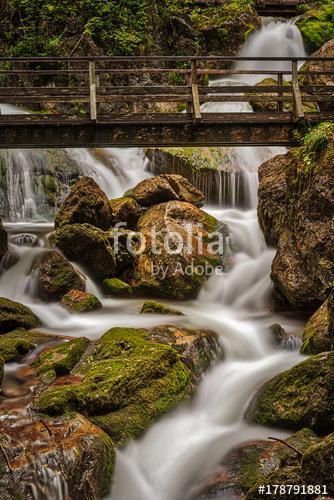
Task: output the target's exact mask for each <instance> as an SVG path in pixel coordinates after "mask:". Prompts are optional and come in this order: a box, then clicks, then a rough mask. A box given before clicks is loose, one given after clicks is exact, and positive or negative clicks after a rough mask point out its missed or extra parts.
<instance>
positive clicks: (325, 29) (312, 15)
mask: <svg viewBox="0 0 334 500" xmlns="http://www.w3.org/2000/svg"><path fill="white" fill-rule="evenodd" d="M303 11H304V13H303V14H302V15H301V16H299V17H298V19H297V22H296V24H297V26H298V28H299V29H300V31H301V34H302V35H303V39H304V41H305V42H306V45H307V47H308V49H311V50H309V52H311V51H312V50H315V49H316V48H319V47H321V46H323V45H324V44H326V42H328V41H330V40H331V39H333V38H334V29H333V15H334V14H333V4H332V2H331V0H318V1H316V2H305V3H304V4H303ZM329 64H331V63H330V62H329ZM329 69H331V68H329Z"/></svg>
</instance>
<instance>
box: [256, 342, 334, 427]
mask: <svg viewBox="0 0 334 500" xmlns="http://www.w3.org/2000/svg"><path fill="white" fill-rule="evenodd" d="M333 394H334V352H328V353H322V354H318V355H316V356H312V357H310V358H308V359H307V360H305V361H303V362H302V363H299V364H298V365H296V366H294V367H293V368H291V369H290V370H287V371H285V372H283V373H280V374H279V375H277V376H276V377H274V378H273V379H271V380H269V382H267V383H266V384H265V385H264V386H263V387H262V388H261V389H260V391H259V393H258V395H257V397H256V403H255V408H254V409H253V411H252V416H253V419H254V420H255V422H257V423H260V424H265V425H279V426H283V427H289V428H297V429H298V428H301V427H304V426H306V427H309V428H310V429H313V430H314V431H315V432H317V433H320V434H324V433H326V432H330V431H331V430H332V429H333V428H334V397H333Z"/></svg>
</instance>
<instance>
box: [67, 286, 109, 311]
mask: <svg viewBox="0 0 334 500" xmlns="http://www.w3.org/2000/svg"><path fill="white" fill-rule="evenodd" d="M60 303H61V304H62V305H63V306H64V307H66V309H68V310H69V311H71V312H74V313H84V312H91V311H96V310H98V309H101V308H102V303H101V302H100V301H99V299H98V298H97V297H95V295H92V294H91V293H86V292H80V291H78V290H71V291H70V292H69V293H67V294H66V295H64V297H63V298H62V299H61V302H60Z"/></svg>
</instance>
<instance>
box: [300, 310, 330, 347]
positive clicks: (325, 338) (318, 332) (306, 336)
mask: <svg viewBox="0 0 334 500" xmlns="http://www.w3.org/2000/svg"><path fill="white" fill-rule="evenodd" d="M329 315H330V311H329V302H328V300H326V301H325V302H324V303H323V304H322V306H321V307H320V308H319V309H318V310H317V311H316V312H315V313H314V314H313V316H311V318H310V319H309V320H308V322H307V323H306V326H305V330H304V332H303V339H302V346H301V352H302V353H303V354H318V353H320V352H324V351H331V350H333V345H334V331H330V329H329Z"/></svg>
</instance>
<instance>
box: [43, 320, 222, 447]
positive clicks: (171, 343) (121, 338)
mask: <svg viewBox="0 0 334 500" xmlns="http://www.w3.org/2000/svg"><path fill="white" fill-rule="evenodd" d="M171 328H172V327H164V330H161V331H155V330H152V331H149V330H139V329H134V328H112V329H111V330H109V331H108V332H107V333H105V334H104V335H103V336H102V337H101V338H100V339H99V340H98V341H97V342H96V343H95V344H93V345H92V346H91V347H90V348H89V349H88V351H86V353H85V355H84V356H83V357H82V358H81V360H80V361H79V363H78V364H77V365H76V367H75V369H74V370H72V371H71V374H70V376H69V377H68V381H67V382H66V378H65V379H63V380H62V385H61V386H60V385H58V384H57V381H55V382H54V383H53V384H51V385H49V387H48V388H47V389H46V390H45V388H44V387H43V388H42V390H41V391H40V393H39V394H38V396H37V397H36V399H35V403H34V406H35V408H36V409H37V410H38V411H40V412H42V413H45V414H49V415H60V414H63V413H66V412H69V411H73V410H74V411H79V412H82V413H84V414H85V415H88V417H89V419H90V420H92V421H93V422H94V423H96V424H97V425H99V426H100V427H102V428H103V429H105V430H106V431H107V432H108V434H109V435H110V436H111V437H112V438H113V439H114V440H115V442H117V443H121V442H125V441H127V440H129V439H131V438H134V437H136V436H138V435H139V434H140V433H141V432H142V431H144V430H145V429H147V428H148V427H149V426H150V425H151V424H152V423H153V422H154V421H155V420H156V419H157V418H158V417H159V416H161V415H162V414H164V413H165V412H167V411H168V410H170V409H171V408H173V407H174V406H175V405H176V404H177V403H178V402H180V401H182V400H184V399H186V398H188V397H189V396H190V395H191V394H192V392H193V390H194V385H195V383H196V382H197V381H198V373H193V372H192V371H191V370H190V369H189V368H188V367H187V366H186V364H185V360H186V359H187V357H190V353H191V348H190V347H189V346H190V345H194V344H195V343H196V342H195V340H197V339H200V338H201V339H202V341H200V340H197V342H199V344H200V345H201V346H202V349H203V350H204V345H206V356H207V358H206V362H204V357H203V356H204V354H205V353H201V354H198V358H199V359H200V360H201V362H202V364H201V367H202V369H203V370H204V369H205V368H207V367H208V365H209V357H210V356H211V361H212V360H213V359H214V357H215V356H216V355H217V347H216V342H215V341H212V343H213V344H214V346H215V348H216V351H215V352H212V353H211V354H210V352H209V351H210V349H209V348H208V346H210V344H208V342H206V343H205V340H204V339H208V338H209V337H210V334H209V332H206V333H204V332H196V331H182V330H181V329H175V330H174V331H172V330H171ZM182 332H183V333H182ZM182 335H183V336H184V341H183V342H182ZM191 336H192V341H191V340H190V339H191ZM211 337H213V338H215V337H214V335H213V334H212V333H211ZM211 337H210V338H211ZM182 346H183V347H182ZM59 349H60V348H57V350H59ZM194 349H195V347H194ZM49 352H50V351H49ZM187 352H189V355H187ZM46 354H47V353H46ZM57 355H58V354H57ZM42 356H44V355H42ZM49 356H50V355H49ZM53 356H54V355H53V354H52V359H53ZM56 358H57V356H56ZM189 359H190V358H189ZM189 366H197V368H198V371H199V370H200V367H199V364H198V363H197V364H196V362H195V358H193V362H192V363H191V362H190V361H189Z"/></svg>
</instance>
